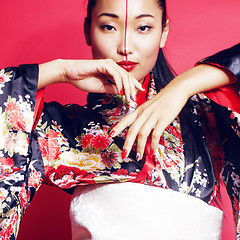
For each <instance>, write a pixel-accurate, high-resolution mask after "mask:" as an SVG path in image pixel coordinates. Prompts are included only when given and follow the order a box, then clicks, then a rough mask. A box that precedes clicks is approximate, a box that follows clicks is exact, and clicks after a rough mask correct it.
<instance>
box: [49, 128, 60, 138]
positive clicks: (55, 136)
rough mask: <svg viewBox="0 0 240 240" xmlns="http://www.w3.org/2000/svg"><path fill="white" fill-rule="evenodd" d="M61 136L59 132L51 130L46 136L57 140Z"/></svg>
mask: <svg viewBox="0 0 240 240" xmlns="http://www.w3.org/2000/svg"><path fill="white" fill-rule="evenodd" d="M58 136H59V132H54V131H53V130H52V129H50V130H49V132H48V134H47V135H46V137H47V138H57V137H58Z"/></svg>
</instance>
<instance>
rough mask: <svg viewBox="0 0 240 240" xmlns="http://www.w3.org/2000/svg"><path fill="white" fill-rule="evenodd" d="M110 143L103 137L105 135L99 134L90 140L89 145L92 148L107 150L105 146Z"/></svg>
mask: <svg viewBox="0 0 240 240" xmlns="http://www.w3.org/2000/svg"><path fill="white" fill-rule="evenodd" d="M110 143H111V140H110V139H109V138H108V137H107V136H106V135H105V134H99V135H97V136H95V137H94V138H93V139H92V140H91V143H90V144H91V145H92V146H93V147H94V148H97V149H98V148H101V150H104V149H106V148H107V146H108V145H109V144H110Z"/></svg>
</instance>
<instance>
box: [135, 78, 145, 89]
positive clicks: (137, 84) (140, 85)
mask: <svg viewBox="0 0 240 240" xmlns="http://www.w3.org/2000/svg"><path fill="white" fill-rule="evenodd" d="M132 82H133V85H134V87H135V88H136V89H138V90H139V91H142V92H144V91H146V90H145V89H144V88H143V86H142V84H141V83H140V82H139V81H138V80H137V79H136V78H134V77H132Z"/></svg>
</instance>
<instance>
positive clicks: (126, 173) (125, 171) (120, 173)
mask: <svg viewBox="0 0 240 240" xmlns="http://www.w3.org/2000/svg"><path fill="white" fill-rule="evenodd" d="M113 174H116V175H119V176H121V175H123V176H127V175H128V170H127V169H123V168H121V169H118V170H117V172H114V173H113Z"/></svg>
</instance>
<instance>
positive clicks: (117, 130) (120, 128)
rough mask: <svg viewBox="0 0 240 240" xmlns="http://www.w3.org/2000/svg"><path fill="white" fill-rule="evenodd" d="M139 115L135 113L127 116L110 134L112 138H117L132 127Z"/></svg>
mask: <svg viewBox="0 0 240 240" xmlns="http://www.w3.org/2000/svg"><path fill="white" fill-rule="evenodd" d="M136 117H137V114H136V113H135V111H134V112H132V113H130V114H128V115H127V116H125V117H124V118H123V119H121V121H120V122H119V123H118V124H117V125H116V126H115V127H114V128H113V129H112V131H111V132H110V134H111V136H112V137H115V136H117V135H118V134H119V133H120V132H122V131H123V130H124V129H125V128H127V127H128V126H130V125H131V124H132V123H133V122H134V121H135V119H136Z"/></svg>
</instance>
